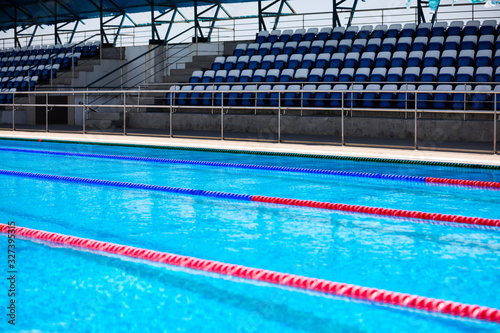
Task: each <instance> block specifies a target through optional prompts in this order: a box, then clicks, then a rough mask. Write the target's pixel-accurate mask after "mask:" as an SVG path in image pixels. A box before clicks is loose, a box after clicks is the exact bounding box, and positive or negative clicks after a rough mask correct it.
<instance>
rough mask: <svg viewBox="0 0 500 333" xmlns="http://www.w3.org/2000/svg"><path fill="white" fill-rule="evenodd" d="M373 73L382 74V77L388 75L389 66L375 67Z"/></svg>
mask: <svg viewBox="0 0 500 333" xmlns="http://www.w3.org/2000/svg"><path fill="white" fill-rule="evenodd" d="M372 75H381V76H382V77H385V76H386V75H387V68H385V67H377V68H374V69H373V71H372Z"/></svg>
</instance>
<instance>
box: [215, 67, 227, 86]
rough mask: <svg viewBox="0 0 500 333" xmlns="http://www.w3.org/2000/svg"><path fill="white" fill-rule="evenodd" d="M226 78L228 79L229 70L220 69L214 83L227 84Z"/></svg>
mask: <svg viewBox="0 0 500 333" xmlns="http://www.w3.org/2000/svg"><path fill="white" fill-rule="evenodd" d="M226 78H227V70H225V69H219V70H218V71H217V72H215V77H214V82H215V83H221V82H225V81H226Z"/></svg>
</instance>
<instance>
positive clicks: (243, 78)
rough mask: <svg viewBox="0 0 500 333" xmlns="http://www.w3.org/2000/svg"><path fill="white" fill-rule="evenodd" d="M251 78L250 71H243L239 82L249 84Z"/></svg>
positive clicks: (251, 71) (251, 73)
mask: <svg viewBox="0 0 500 333" xmlns="http://www.w3.org/2000/svg"><path fill="white" fill-rule="evenodd" d="M252 77H253V70H252V69H244V70H242V71H241V73H240V82H251V81H252Z"/></svg>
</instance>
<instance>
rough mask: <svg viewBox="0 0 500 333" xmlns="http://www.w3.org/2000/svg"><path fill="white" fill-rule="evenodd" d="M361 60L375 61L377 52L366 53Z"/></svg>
mask: <svg viewBox="0 0 500 333" xmlns="http://www.w3.org/2000/svg"><path fill="white" fill-rule="evenodd" d="M361 59H370V60H375V52H364V53H363V54H362V55H361Z"/></svg>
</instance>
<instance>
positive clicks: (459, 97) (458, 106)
mask: <svg viewBox="0 0 500 333" xmlns="http://www.w3.org/2000/svg"><path fill="white" fill-rule="evenodd" d="M471 90H472V86H470V85H458V86H456V87H455V90H454V91H455V92H457V91H463V92H465V93H464V94H458V93H454V94H453V95H452V96H451V99H452V103H451V107H452V108H453V109H455V110H464V109H465V107H466V103H467V101H468V100H469V94H468V93H467V92H468V91H471Z"/></svg>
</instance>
